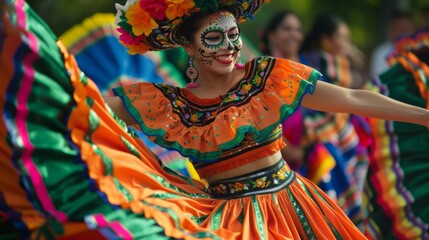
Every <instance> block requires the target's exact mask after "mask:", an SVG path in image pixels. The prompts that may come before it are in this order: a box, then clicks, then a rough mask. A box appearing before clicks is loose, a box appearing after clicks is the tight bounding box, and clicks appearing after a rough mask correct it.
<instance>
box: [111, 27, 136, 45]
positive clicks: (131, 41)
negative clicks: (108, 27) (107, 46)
mask: <svg viewBox="0 0 429 240" xmlns="http://www.w3.org/2000/svg"><path fill="white" fill-rule="evenodd" d="M116 30H118V32H119V33H120V36H119V40H120V41H121V42H122V43H124V44H127V45H138V44H139V43H140V40H139V39H138V38H137V37H133V36H132V35H131V34H130V33H128V32H127V31H126V30H125V29H123V28H117V29H116Z"/></svg>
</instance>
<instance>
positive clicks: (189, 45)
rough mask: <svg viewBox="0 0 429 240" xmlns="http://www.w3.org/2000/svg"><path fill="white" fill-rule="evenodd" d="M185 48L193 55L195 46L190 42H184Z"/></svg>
mask: <svg viewBox="0 0 429 240" xmlns="http://www.w3.org/2000/svg"><path fill="white" fill-rule="evenodd" d="M183 48H184V49H185V51H186V52H187V53H188V55H189V56H193V55H194V54H193V53H194V51H193V48H192V47H191V44H189V43H185V44H183Z"/></svg>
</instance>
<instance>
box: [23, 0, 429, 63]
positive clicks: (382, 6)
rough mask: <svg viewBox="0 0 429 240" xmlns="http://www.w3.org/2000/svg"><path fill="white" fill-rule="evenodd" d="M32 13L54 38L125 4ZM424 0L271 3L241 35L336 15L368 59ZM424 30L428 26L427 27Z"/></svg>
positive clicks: (92, 0)
mask: <svg viewBox="0 0 429 240" xmlns="http://www.w3.org/2000/svg"><path fill="white" fill-rule="evenodd" d="M27 2H28V3H29V4H30V5H31V6H32V7H33V8H34V9H35V11H36V12H37V13H38V14H39V15H40V16H41V17H42V18H43V19H44V20H45V21H46V22H47V23H48V24H49V26H50V27H51V28H52V29H53V30H54V32H55V33H56V34H57V35H61V34H62V33H63V32H65V31H66V30H67V29H69V28H70V27H72V26H73V25H76V24H78V23H80V22H81V21H82V20H83V19H84V18H86V17H89V16H91V15H92V14H94V13H97V12H110V13H112V12H115V8H114V4H115V3H119V4H124V3H125V0H120V1H118V0H117V1H113V0H76V1H68V0H44V1H40V0H39V1H36V0H28V1H27ZM428 7H429V2H428V1H427V0H349V1H344V0H271V1H270V3H269V4H266V6H265V7H264V8H263V9H262V10H261V11H260V12H259V13H258V14H257V17H256V19H255V20H254V21H253V22H250V21H247V22H246V23H244V24H243V25H242V30H243V32H244V34H245V35H246V36H247V37H248V38H249V39H250V41H251V42H252V43H253V44H254V46H255V47H259V44H260V43H259V40H260V37H259V36H260V35H261V33H262V31H263V28H264V26H265V25H266V23H267V21H268V19H269V18H270V17H271V16H272V15H274V14H275V13H276V12H277V11H278V10H282V9H289V10H293V11H294V12H296V13H297V14H298V15H299V16H300V17H301V19H302V22H303V23H302V24H303V28H304V31H308V30H309V29H310V28H311V24H312V22H313V19H314V18H315V17H316V16H317V15H319V14H322V13H330V14H335V15H337V16H339V17H341V18H342V19H343V20H344V21H345V22H346V23H347V24H348V26H349V28H350V32H351V39H352V42H353V43H354V44H355V45H356V46H357V47H358V48H359V49H360V50H361V51H362V52H363V53H364V54H365V55H366V56H367V59H370V56H371V54H372V52H373V51H374V48H375V47H376V46H377V45H379V44H380V43H382V42H384V41H386V40H387V39H388V27H389V19H390V18H391V16H392V14H393V13H394V12H398V11H399V12H406V13H408V14H410V15H411V17H412V20H413V21H414V24H415V26H416V28H420V27H423V26H424V24H425V20H424V13H425V12H426V15H429V9H428ZM426 27H427V26H426Z"/></svg>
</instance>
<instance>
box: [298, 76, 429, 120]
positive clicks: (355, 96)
mask: <svg viewBox="0 0 429 240" xmlns="http://www.w3.org/2000/svg"><path fill="white" fill-rule="evenodd" d="M302 104H303V106H305V107H307V108H311V109H315V110H319V111H323V112H343V113H353V114H356V115H359V116H363V117H371V118H379V119H384V120H392V121H399V122H409V123H415V124H420V125H424V126H426V127H428V128H429V111H428V110H426V109H424V108H419V107H415V106H412V105H408V104H405V103H401V102H399V101H396V100H393V99H391V98H388V97H386V96H383V95H381V94H378V93H375V92H371V91H366V90H352V89H347V88H342V87H338V86H335V85H332V84H329V83H325V82H318V83H317V87H316V89H315V91H314V93H313V95H309V94H307V95H305V97H304V100H303V103H302Z"/></svg>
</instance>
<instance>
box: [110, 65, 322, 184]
mask: <svg viewBox="0 0 429 240" xmlns="http://www.w3.org/2000/svg"><path fill="white" fill-rule="evenodd" d="M245 69H246V74H245V76H244V77H243V78H242V79H241V80H240V81H239V82H238V83H237V84H236V85H235V86H233V87H232V88H231V89H230V90H229V91H228V93H227V94H226V95H225V97H223V98H221V97H218V98H212V99H200V98H198V97H196V96H194V95H193V94H192V93H190V92H189V91H187V90H186V89H181V88H178V87H174V86H170V85H166V84H153V83H137V84H133V85H130V86H126V87H122V88H117V89H115V90H114V92H115V94H116V95H117V96H120V97H121V98H122V99H123V101H124V104H125V106H126V108H127V109H128V111H129V113H130V114H131V115H132V116H133V117H134V118H135V119H136V121H137V122H138V126H137V125H136V126H135V127H137V128H139V129H141V130H142V131H143V132H144V133H145V134H147V135H148V136H151V139H152V140H153V141H154V142H155V143H157V144H159V145H160V146H162V147H165V148H168V149H174V150H177V151H179V152H180V153H181V154H182V155H184V156H187V157H189V158H190V160H191V162H192V163H193V164H194V166H195V168H196V170H197V172H198V173H199V174H200V176H201V177H206V176H210V175H213V174H216V173H219V172H222V171H225V170H228V169H232V168H234V167H237V166H240V165H243V164H246V163H249V162H252V161H255V160H257V159H260V158H262V157H265V156H268V155H270V154H273V153H275V152H277V151H279V150H280V149H282V148H283V147H284V146H285V144H284V143H283V142H282V133H281V127H280V126H279V124H280V123H281V122H282V121H284V120H285V119H286V118H288V117H289V116H290V115H291V114H292V113H293V112H294V111H295V109H296V108H297V107H298V106H299V104H300V102H301V99H302V97H303V96H304V95H305V94H306V93H307V92H310V93H312V91H313V90H314V84H315V82H316V81H317V79H318V78H319V76H320V74H319V73H318V72H317V71H316V70H314V69H312V68H310V67H307V66H305V65H302V64H299V63H295V62H292V61H289V60H285V59H276V58H271V57H260V58H256V59H254V60H253V61H250V62H248V63H247V64H246V68H245Z"/></svg>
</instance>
